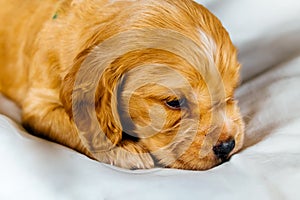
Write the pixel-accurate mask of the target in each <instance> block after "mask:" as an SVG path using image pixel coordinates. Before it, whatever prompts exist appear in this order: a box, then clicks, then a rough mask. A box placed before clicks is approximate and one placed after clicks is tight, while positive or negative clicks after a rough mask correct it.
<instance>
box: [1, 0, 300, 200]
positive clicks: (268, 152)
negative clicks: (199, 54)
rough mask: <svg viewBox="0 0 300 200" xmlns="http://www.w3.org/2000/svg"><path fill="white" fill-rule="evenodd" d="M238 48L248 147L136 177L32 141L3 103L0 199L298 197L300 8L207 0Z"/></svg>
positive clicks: (292, 0) (276, 2)
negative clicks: (192, 167) (217, 161)
mask: <svg viewBox="0 0 300 200" xmlns="http://www.w3.org/2000/svg"><path fill="white" fill-rule="evenodd" d="M198 2H200V3H204V4H205V5H207V7H208V8H210V10H211V11H212V12H213V13H214V14H216V15H217V16H218V17H219V18H220V19H221V21H222V22H223V24H224V25H225V27H226V28H227V29H228V31H229V33H230V35H231V37H232V39H233V41H234V43H235V44H236V45H237V46H238V48H239V49H240V60H241V62H242V64H243V70H242V77H243V82H242V85H241V86H240V88H239V89H238V91H237V94H236V97H237V98H238V99H239V102H240V103H239V104H240V106H241V109H242V113H243V116H244V119H245V121H246V127H247V128H246V140H245V146H244V148H243V150H242V151H241V152H240V153H238V154H236V155H234V156H233V157H232V158H231V160H230V161H229V162H227V163H224V164H223V165H220V166H218V167H215V168H213V169H211V170H208V171H183V170H174V169H152V170H138V171H128V170H123V169H119V168H116V167H112V166H109V165H105V164H102V163H98V162H96V161H94V160H91V159H89V158H87V157H86V156H84V155H82V154H79V153H77V152H75V151H73V150H70V149H68V148H66V147H63V146H61V145H58V144H55V143H51V142H49V141H45V140H43V139H40V138H36V137H34V136H31V135H30V134H28V133H27V132H25V131H24V130H23V128H22V127H21V126H20V125H19V121H20V115H19V113H20V111H19V110H18V109H17V108H16V107H15V106H14V105H13V104H12V103H11V102H9V101H7V100H6V99H5V98H4V97H1V98H0V113H3V114H5V115H0V199H1V200H2V199H3V200H6V199H9V200H10V199H30V200H33V199H43V200H47V199H49V200H60V199H61V200H68V199H70V200H73V199H84V200H92V199H137V200H138V199H143V200H147V199H151V200H152V199H172V200H173V199H174V200H176V199H230V200H234V199H237V200H240V199H262V200H267V199H270V200H276V199H288V200H298V199H300V194H299V188H300V103H299V99H300V90H299V86H300V2H299V1H297V0H285V1H283V0H273V1H271V0H263V1H259V0H243V1H239V0H223V1H218V0H213V1H208V0H207V1H205V0H203V1H201V0H199V1H198Z"/></svg>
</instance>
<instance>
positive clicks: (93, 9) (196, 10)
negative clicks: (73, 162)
mask: <svg viewBox="0 0 300 200" xmlns="http://www.w3.org/2000/svg"><path fill="white" fill-rule="evenodd" d="M0 17H1V26H0V47H1V48H0V91H1V92H2V93H3V94H4V95H6V96H7V97H9V98H11V99H12V100H14V101H15V102H16V103H17V104H18V105H19V106H20V107H21V108H22V112H23V113H22V121H23V124H24V126H25V127H26V128H28V130H30V131H31V132H32V133H34V134H36V135H38V136H41V137H45V138H47V139H50V140H52V141H55V142H58V143H60V144H63V145H66V146H68V147H70V148H73V149H75V150H77V151H79V152H82V153H84V154H86V155H88V156H89V157H92V158H94V159H97V160H99V161H101V162H105V163H109V164H114V165H117V166H120V167H124V168H151V167H154V166H155V165H158V166H166V167H171V168H181V169H194V170H203V169H208V168H211V167H213V166H215V165H218V164H220V163H221V162H222V160H221V159H218V158H217V157H216V156H215V155H214V152H213V150H212V149H213V146H214V145H216V144H217V143H219V142H222V141H225V140H228V138H234V139H235V148H234V149H233V151H232V152H231V153H230V155H232V154H233V153H235V152H237V151H238V150H239V149H240V148H241V146H242V144H243V134H244V125H243V121H242V119H241V116H240V114H239V109H238V107H237V104H236V101H235V100H234V99H233V96H234V89H235V88H236V87H237V84H238V80H239V63H238V61H237V53H236V49H235V47H234V46H233V44H232V42H231V40H230V38H229V36H228V34H227V32H226V31H225V29H224V28H223V27H222V25H221V23H220V22H219V20H218V19H217V18H216V17H214V16H213V15H212V14H211V13H210V12H209V11H208V10H207V9H205V8H204V7H203V6H201V5H198V4H197V3H195V2H193V1H191V0H136V1H117V0H115V1H112V0H73V1H72V0H62V1H56V0H44V1H40V0H30V1H27V0H25V1H24V0H0ZM122 34H123V35H122ZM112 44H114V45H112ZM103 49H104V50H105V51H104V50H103ZM126 50H127V51H126ZM107 57H113V58H114V59H113V61H112V62H110V63H109V62H108V61H109V60H106V58H107ZM106 62H108V63H106ZM102 65H103V66H104V67H98V66H102ZM180 97H184V99H185V101H186V105H185V107H182V108H180V109H172V108H170V107H168V106H167V105H166V101H171V100H176V99H178V98H180ZM137 138H139V139H137Z"/></svg>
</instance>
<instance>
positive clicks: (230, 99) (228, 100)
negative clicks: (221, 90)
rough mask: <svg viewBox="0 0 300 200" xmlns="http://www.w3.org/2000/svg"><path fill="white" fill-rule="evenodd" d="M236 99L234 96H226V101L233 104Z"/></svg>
mask: <svg viewBox="0 0 300 200" xmlns="http://www.w3.org/2000/svg"><path fill="white" fill-rule="evenodd" d="M234 101H235V99H234V98H233V97H228V98H226V102H227V103H229V104H231V103H234Z"/></svg>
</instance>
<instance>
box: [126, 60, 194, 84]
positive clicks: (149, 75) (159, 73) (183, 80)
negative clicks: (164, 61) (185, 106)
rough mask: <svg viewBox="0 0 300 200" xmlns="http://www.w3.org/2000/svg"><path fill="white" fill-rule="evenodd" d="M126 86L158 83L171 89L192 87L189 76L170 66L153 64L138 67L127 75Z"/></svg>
mask: <svg viewBox="0 0 300 200" xmlns="http://www.w3.org/2000/svg"><path fill="white" fill-rule="evenodd" d="M124 77H125V80H126V86H127V87H130V88H135V87H141V86H144V85H147V84H151V85H153V84H158V85H161V86H164V87H166V88H169V89H175V88H186V87H191V86H190V83H189V77H187V76H186V75H185V74H184V73H181V72H180V71H178V70H176V69H173V68H171V67H169V66H165V65H160V64H153V65H144V66H140V67H136V68H134V69H132V70H130V71H129V72H127V73H126V74H125V75H124Z"/></svg>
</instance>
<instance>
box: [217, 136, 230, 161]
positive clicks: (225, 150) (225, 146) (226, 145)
mask: <svg viewBox="0 0 300 200" xmlns="http://www.w3.org/2000/svg"><path fill="white" fill-rule="evenodd" d="M234 147H235V140H234V139H229V140H227V141H225V142H221V143H219V144H217V145H216V146H214V147H213V151H214V153H215V155H216V156H217V158H220V159H221V160H222V161H225V160H226V159H227V158H228V155H229V154H230V152H231V151H232V150H233V149H234Z"/></svg>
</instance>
